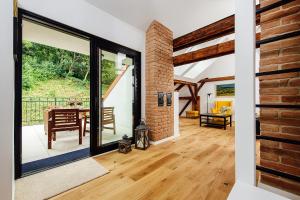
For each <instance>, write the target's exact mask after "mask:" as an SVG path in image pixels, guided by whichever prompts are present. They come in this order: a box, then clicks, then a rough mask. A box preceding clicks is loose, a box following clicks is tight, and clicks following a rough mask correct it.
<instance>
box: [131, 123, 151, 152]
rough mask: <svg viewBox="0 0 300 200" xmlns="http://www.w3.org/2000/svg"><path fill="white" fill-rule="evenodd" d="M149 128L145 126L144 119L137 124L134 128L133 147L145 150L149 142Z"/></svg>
mask: <svg viewBox="0 0 300 200" xmlns="http://www.w3.org/2000/svg"><path fill="white" fill-rule="evenodd" d="M148 132H149V128H148V127H147V125H146V123H145V121H144V120H141V122H140V125H138V126H137V127H136V129H135V148H136V149H141V150H146V149H147V148H148V147H149V146H150V144H149V136H148Z"/></svg>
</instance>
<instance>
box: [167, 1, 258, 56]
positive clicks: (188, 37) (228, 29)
mask: <svg viewBox="0 0 300 200" xmlns="http://www.w3.org/2000/svg"><path fill="white" fill-rule="evenodd" d="M258 8H260V5H257V9H258ZM234 18H235V16H234V15H231V16H229V17H226V18H224V19H221V20H219V21H217V22H214V23H212V24H209V25H207V26H205V27H202V28H199V29H197V30H195V31H193V32H190V33H188V34H185V35H183V36H181V37H178V38H175V39H174V40H173V50H174V51H178V50H181V49H184V48H187V47H191V46H194V45H197V44H200V43H203V42H207V41H210V40H214V39H216V38H220V37H223V36H225V35H229V34H232V33H234V23H235V20H234ZM256 23H257V25H258V24H260V15H256Z"/></svg>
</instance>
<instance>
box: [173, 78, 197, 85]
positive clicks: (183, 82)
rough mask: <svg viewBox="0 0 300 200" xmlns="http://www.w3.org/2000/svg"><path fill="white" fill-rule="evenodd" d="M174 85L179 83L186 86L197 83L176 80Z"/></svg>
mask: <svg viewBox="0 0 300 200" xmlns="http://www.w3.org/2000/svg"><path fill="white" fill-rule="evenodd" d="M174 83H179V84H184V85H197V83H193V82H189V81H183V80H178V79H174Z"/></svg>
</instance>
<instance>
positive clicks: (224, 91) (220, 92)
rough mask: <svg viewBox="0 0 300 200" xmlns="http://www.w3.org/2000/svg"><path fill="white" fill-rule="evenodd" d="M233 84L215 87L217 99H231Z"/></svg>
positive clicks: (233, 90)
mask: <svg viewBox="0 0 300 200" xmlns="http://www.w3.org/2000/svg"><path fill="white" fill-rule="evenodd" d="M234 92H235V89H234V83H231V84H221V85H216V96H217V97H233V96H234Z"/></svg>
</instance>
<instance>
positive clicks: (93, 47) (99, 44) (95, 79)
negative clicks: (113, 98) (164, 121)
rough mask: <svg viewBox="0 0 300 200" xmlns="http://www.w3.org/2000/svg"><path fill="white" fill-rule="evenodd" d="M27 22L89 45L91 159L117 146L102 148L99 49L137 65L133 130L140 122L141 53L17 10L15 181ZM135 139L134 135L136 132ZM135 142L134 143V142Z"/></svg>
mask: <svg viewBox="0 0 300 200" xmlns="http://www.w3.org/2000/svg"><path fill="white" fill-rule="evenodd" d="M23 19H27V20H31V21H34V22H35V23H39V24H40V25H43V26H47V27H50V28H52V29H56V30H58V31H62V32H64V33H67V34H71V35H73V36H76V37H80V38H83V39H86V40H89V41H90V71H91V72H90V115H91V127H90V129H91V130H90V131H91V135H90V155H91V156H94V155H97V154H100V153H103V152H107V151H111V150H114V149H116V148H117V147H118V144H117V142H114V143H110V144H108V145H104V146H101V147H100V146H99V131H98V130H99V127H100V124H99V123H100V121H99V114H98V113H99V96H100V94H99V91H100V90H99V64H100V62H101V61H100V60H99V49H103V50H108V51H111V52H120V53H124V54H126V56H128V57H130V58H132V59H133V62H134V71H133V72H134V103H133V117H134V119H133V126H134V127H136V126H137V125H138V123H139V120H140V118H141V53H140V52H139V51H136V50H133V49H130V48H128V47H125V46H122V45H120V44H117V43H114V42H111V41H109V40H106V39H103V38H100V37H98V36H95V35H93V34H90V33H87V32H85V31H82V30H79V29H76V28H73V27H71V26H68V25H66V24H63V23H60V22H57V21H54V20H51V19H49V18H46V17H43V16H41V15H38V14H35V13H33V12H30V11H27V10H24V9H21V8H19V9H18V18H15V19H14V23H15V24H14V28H15V29H14V34H15V35H14V37H15V40H14V47H15V55H14V56H15V110H14V113H15V121H14V123H15V125H14V151H15V178H16V179H17V178H20V177H22V20H23ZM133 138H134V131H133ZM133 141H134V140H132V142H133Z"/></svg>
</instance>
